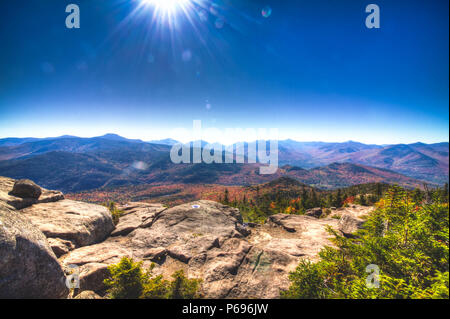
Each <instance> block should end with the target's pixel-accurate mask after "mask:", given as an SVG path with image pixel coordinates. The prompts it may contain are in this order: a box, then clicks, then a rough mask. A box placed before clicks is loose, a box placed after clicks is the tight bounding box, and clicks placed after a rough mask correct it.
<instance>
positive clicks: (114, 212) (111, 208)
mask: <svg viewBox="0 0 450 319" xmlns="http://www.w3.org/2000/svg"><path fill="white" fill-rule="evenodd" d="M103 206H105V207H106V208H108V209H109V212H110V213H111V216H112V219H113V222H114V225H117V224H118V223H119V220H120V217H121V216H122V215H123V211H122V210H119V209H117V206H116V203H114V202H113V201H110V202H107V203H104V204H103Z"/></svg>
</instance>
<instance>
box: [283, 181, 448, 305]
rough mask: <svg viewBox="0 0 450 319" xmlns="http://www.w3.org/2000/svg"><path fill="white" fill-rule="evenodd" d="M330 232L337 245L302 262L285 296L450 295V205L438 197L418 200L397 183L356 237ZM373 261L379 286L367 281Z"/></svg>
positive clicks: (435, 296)
mask: <svg viewBox="0 0 450 319" xmlns="http://www.w3.org/2000/svg"><path fill="white" fill-rule="evenodd" d="M437 192H438V191H437ZM443 197H444V196H441V197H440V198H443ZM329 231H330V232H331V233H332V234H333V236H334V238H333V240H332V241H333V242H334V244H335V248H334V247H325V248H324V249H323V250H322V251H321V252H320V253H319V256H320V260H319V261H318V262H317V263H315V264H311V263H310V262H306V261H302V262H301V263H300V264H299V266H298V267H297V269H296V270H295V271H294V272H292V273H291V274H290V280H291V286H290V288H289V289H288V290H287V291H285V292H282V297H284V298H361V299H366V298H389V299H391V298H398V299H404V298H448V296H449V206H448V203H446V202H443V201H442V200H441V199H439V197H435V200H434V201H431V202H427V203H417V202H414V200H413V199H412V196H411V194H410V193H409V192H407V191H405V190H403V189H401V188H400V187H398V186H394V187H392V188H391V189H389V191H388V192H387V193H386V196H385V197H384V198H383V199H381V200H380V202H379V204H378V208H377V210H376V211H374V212H373V213H372V214H370V216H369V217H368V218H367V222H366V223H365V226H364V228H363V229H362V230H360V231H358V232H357V233H356V237H355V238H345V237H343V236H341V235H340V234H338V233H337V232H335V231H333V230H332V229H331V228H330V229H329ZM369 265H376V266H377V267H378V269H379V276H378V279H379V280H378V282H379V287H370V286H369V285H367V284H366V279H367V278H368V276H369V274H370V273H368V272H367V270H366V267H367V266H369Z"/></svg>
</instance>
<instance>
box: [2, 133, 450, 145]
mask: <svg viewBox="0 0 450 319" xmlns="http://www.w3.org/2000/svg"><path fill="white" fill-rule="evenodd" d="M108 135H110V136H116V137H120V138H123V139H125V140H130V141H133V140H134V141H140V142H143V143H150V144H157V143H155V142H161V141H164V140H172V141H174V142H178V143H181V144H188V143H193V142H198V141H201V142H206V143H208V144H221V145H224V146H229V145H234V144H238V143H252V142H257V141H258V140H251V141H246V140H241V141H236V142H233V143H232V144H224V143H220V142H217V141H216V142H211V141H208V140H205V139H201V140H191V141H188V142H181V141H179V140H177V139H175V138H172V137H166V138H158V139H150V140H143V139H139V138H128V137H124V136H122V135H119V134H116V133H106V134H103V135H97V136H77V135H70V134H64V135H60V136H47V137H34V136H25V137H18V136H7V137H0V140H6V139H36V140H51V139H60V138H84V139H92V138H103V137H106V136H108ZM266 141H269V140H266ZM277 141H278V142H285V141H292V142H296V143H330V144H344V143H359V144H364V145H376V146H388V145H412V144H418V143H421V144H425V145H432V144H442V143H449V141H448V140H447V141H439V142H432V143H425V142H421V141H415V142H409V143H381V144H377V143H365V142H361V141H355V140H352V139H349V140H345V141H342V142H337V141H324V140H316V141H314V140H295V139H293V138H283V139H277Z"/></svg>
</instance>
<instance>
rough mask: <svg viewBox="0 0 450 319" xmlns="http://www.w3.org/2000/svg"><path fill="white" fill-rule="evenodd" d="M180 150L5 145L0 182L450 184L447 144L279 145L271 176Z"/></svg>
mask: <svg viewBox="0 0 450 319" xmlns="http://www.w3.org/2000/svg"><path fill="white" fill-rule="evenodd" d="M175 143H176V141H174V140H171V139H166V140H161V141H151V142H144V141H141V140H130V139H126V138H123V137H121V136H119V135H115V134H107V135H104V136H100V137H94V138H79V137H74V136H61V137H56V138H45V139H36V138H7V139H0V175H2V176H7V177H12V178H30V179H32V180H34V181H36V182H37V183H39V184H41V185H42V186H44V187H46V188H52V189H59V190H62V191H64V192H77V191H83V190H89V189H95V188H102V187H103V188H106V187H117V186H123V185H131V184H133V185H136V184H170V183H194V184H195V183H202V184H213V183H215V184H223V185H253V184H259V183H265V182H268V181H271V180H273V179H276V178H280V177H282V176H289V177H292V178H295V179H297V180H298V181H300V182H302V183H305V184H308V185H312V186H315V187H319V188H323V189H332V188H336V187H345V186H350V185H355V184H361V183H371V182H385V183H398V184H400V185H403V186H407V187H417V186H420V185H421V184H422V181H426V182H428V183H430V184H432V185H435V184H443V183H445V182H447V181H448V163H449V144H448V143H438V144H423V143H415V144H409V145H404V144H399V145H383V146H380V145H366V144H362V143H357V142H353V141H349V142H345V143H325V142H296V141H292V140H285V141H279V162H280V168H279V170H278V172H277V173H276V174H273V175H260V174H259V166H260V164H173V163H172V162H171V160H170V157H169V152H170V149H171V145H173V144H175ZM202 145H205V142H203V143H202ZM191 147H192V143H191Z"/></svg>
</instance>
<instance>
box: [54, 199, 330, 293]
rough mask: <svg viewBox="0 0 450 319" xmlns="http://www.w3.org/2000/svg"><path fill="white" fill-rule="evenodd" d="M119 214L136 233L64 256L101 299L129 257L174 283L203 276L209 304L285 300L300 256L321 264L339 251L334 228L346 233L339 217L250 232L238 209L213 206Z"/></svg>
mask: <svg viewBox="0 0 450 319" xmlns="http://www.w3.org/2000/svg"><path fill="white" fill-rule="evenodd" d="M119 209H122V210H124V211H125V215H124V216H123V217H121V220H120V222H119V224H118V225H117V226H118V227H117V229H124V228H126V227H125V226H126V225H128V226H127V227H128V228H129V229H132V230H131V231H128V230H127V231H121V232H116V233H115V236H111V237H109V238H108V239H107V240H105V241H104V242H102V243H99V244H95V245H91V246H86V247H82V248H79V249H75V250H73V251H71V252H69V253H68V254H67V255H64V256H63V257H61V258H60V261H61V263H62V264H63V265H64V267H67V266H69V265H70V264H72V265H77V266H78V267H80V276H81V281H82V282H83V286H84V287H86V289H89V290H94V291H96V292H97V293H100V294H101V292H102V291H104V286H103V285H102V281H103V279H104V278H106V276H107V272H106V271H105V269H106V268H107V266H108V265H110V264H113V263H117V262H119V261H120V259H121V258H122V257H124V256H126V257H132V258H133V259H134V260H137V261H143V262H144V267H148V266H150V264H151V263H152V262H155V263H156V267H155V268H154V270H153V273H154V274H156V275H157V274H162V275H163V276H165V277H167V278H169V277H170V275H171V274H172V273H173V272H174V271H176V270H179V269H183V270H184V271H185V272H186V274H187V276H188V277H190V278H201V279H202V292H203V293H204V294H205V296H207V297H208V298H278V297H279V294H280V289H287V288H288V287H289V283H290V282H289V272H291V271H293V270H294V269H295V267H296V266H297V265H298V262H299V260H300V258H308V259H311V260H315V259H317V258H318V255H317V254H318V252H319V251H320V250H321V249H322V248H323V247H324V246H327V245H330V246H331V245H332V242H331V241H329V239H330V238H331V235H330V234H329V233H328V232H327V230H326V228H327V226H331V227H333V228H334V229H336V230H338V228H339V220H338V219H336V218H315V217H310V216H298V215H286V214H278V215H273V216H271V217H270V218H269V222H268V223H267V224H265V225H253V227H252V228H249V227H245V226H244V225H243V223H242V217H241V215H240V213H239V211H238V210H237V209H235V208H232V207H228V206H225V205H222V204H219V203H216V202H212V201H196V202H192V203H189V204H184V205H180V206H176V207H173V208H170V209H165V208H164V207H162V206H160V205H152V204H145V203H129V204H128V205H126V206H120V207H119ZM121 224H122V225H121ZM122 227H123V228H122ZM89 278H91V279H89Z"/></svg>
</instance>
